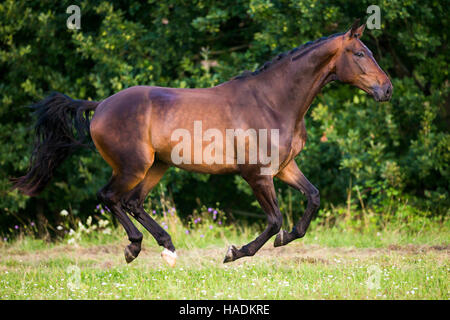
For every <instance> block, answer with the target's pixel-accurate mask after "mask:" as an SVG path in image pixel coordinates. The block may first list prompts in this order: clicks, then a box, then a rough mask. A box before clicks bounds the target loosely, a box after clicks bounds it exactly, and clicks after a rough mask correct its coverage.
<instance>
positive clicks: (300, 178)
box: [274, 159, 320, 247]
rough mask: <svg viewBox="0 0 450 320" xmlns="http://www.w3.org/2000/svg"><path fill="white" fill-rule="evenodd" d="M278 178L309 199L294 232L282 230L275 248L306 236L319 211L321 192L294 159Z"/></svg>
mask: <svg viewBox="0 0 450 320" xmlns="http://www.w3.org/2000/svg"><path fill="white" fill-rule="evenodd" d="M276 177H277V178H279V179H280V180H281V181H283V182H285V183H287V184H288V185H290V186H291V187H293V188H294V189H296V190H299V191H301V192H302V193H303V194H305V195H306V197H307V198H308V205H307V207H306V211H305V213H304V214H303V216H302V218H301V219H300V220H299V221H298V223H297V224H296V225H295V226H294V227H293V228H292V231H291V232H289V233H288V232H287V231H285V230H282V231H281V232H280V233H279V234H278V235H277V237H276V238H275V242H274V246H275V247H279V246H284V245H285V244H288V243H289V242H291V241H293V240H295V239H298V238H302V237H303V236H304V235H305V233H306V230H307V229H308V227H309V224H310V222H311V219H312V217H313V215H314V213H316V212H317V210H318V209H319V206H320V195H319V190H317V188H316V187H315V186H314V185H312V183H311V182H309V181H308V179H306V177H305V176H304V175H303V173H302V172H301V171H300V169H299V168H298V166H297V164H296V163H295V160H294V159H292V160H291V162H289V164H288V165H287V166H286V167H284V168H283V170H281V171H280V172H279V173H278V174H277V175H276Z"/></svg>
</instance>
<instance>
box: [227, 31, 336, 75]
mask: <svg viewBox="0 0 450 320" xmlns="http://www.w3.org/2000/svg"><path fill="white" fill-rule="evenodd" d="M343 34H344V33H343V32H340V33H335V34H332V35H330V36H328V37H322V38H319V39H317V40H315V41H308V42H306V43H304V44H302V45H300V46H298V47H296V48H294V49H291V50H289V51H286V52H283V53H280V54H278V55H277V56H276V57H275V58H273V59H272V60H270V61H267V62H265V63H264V64H263V65H262V66H261V67H259V68H257V69H256V70H255V71H249V70H246V71H244V72H243V73H241V74H240V75H238V76H236V77H234V78H233V80H235V79H245V78H248V77H251V76H256V75H257V74H260V73H261V72H264V71H266V70H267V69H269V68H270V67H271V66H273V65H275V64H278V62H280V61H282V60H285V58H286V57H291V56H293V55H294V54H297V55H296V56H294V57H292V60H296V59H298V58H300V57H301V56H303V55H304V54H305V53H306V49H308V48H311V47H312V45H315V44H319V43H322V42H324V41H325V40H328V39H331V38H335V37H337V36H341V35H343Z"/></svg>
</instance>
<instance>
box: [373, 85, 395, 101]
mask: <svg viewBox="0 0 450 320" xmlns="http://www.w3.org/2000/svg"><path fill="white" fill-rule="evenodd" d="M392 91H393V87H392V83H391V82H390V81H388V82H386V83H384V84H383V85H381V86H374V87H372V95H373V97H374V99H375V101H378V102H381V101H389V100H390V99H391V97H392Z"/></svg>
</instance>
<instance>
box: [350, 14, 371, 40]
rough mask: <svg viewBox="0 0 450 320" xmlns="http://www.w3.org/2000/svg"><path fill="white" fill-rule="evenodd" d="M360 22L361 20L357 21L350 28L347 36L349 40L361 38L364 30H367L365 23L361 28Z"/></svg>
mask: <svg viewBox="0 0 450 320" xmlns="http://www.w3.org/2000/svg"><path fill="white" fill-rule="evenodd" d="M359 22H360V19H359V18H358V19H356V20H355V21H354V22H353V24H352V27H351V28H350V30H348V31H347V33H346V36H347V37H348V38H349V39H353V38H358V39H359V38H361V36H362V34H363V32H364V29H365V28H366V24H365V23H364V24H363V25H361V26H359Z"/></svg>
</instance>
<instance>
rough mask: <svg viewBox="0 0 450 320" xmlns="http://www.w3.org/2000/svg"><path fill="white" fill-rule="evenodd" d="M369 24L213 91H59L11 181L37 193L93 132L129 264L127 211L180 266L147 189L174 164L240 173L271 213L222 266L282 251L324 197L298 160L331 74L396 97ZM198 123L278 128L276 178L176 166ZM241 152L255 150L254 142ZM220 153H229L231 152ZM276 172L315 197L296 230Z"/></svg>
mask: <svg viewBox="0 0 450 320" xmlns="http://www.w3.org/2000/svg"><path fill="white" fill-rule="evenodd" d="M364 28H365V24H363V25H361V26H359V22H358V20H357V21H355V23H353V25H352V27H351V28H350V30H348V31H347V32H344V33H338V34H334V35H331V36H329V37H324V38H320V39H318V40H316V41H314V42H309V43H306V44H304V45H302V46H300V47H298V48H295V49H293V50H291V51H289V52H287V53H284V54H280V55H278V56H277V57H276V58H274V59H273V60H272V61H270V62H268V63H266V64H265V65H264V66H263V67H261V68H259V69H257V70H256V71H254V72H249V71H247V72H244V73H243V74H242V75H240V76H237V77H235V78H233V79H231V80H230V81H227V82H224V83H222V84H220V85H218V86H215V87H211V88H204V89H178V88H164V87H154V86H135V87H130V88H127V89H124V90H122V91H120V92H118V93H116V94H114V95H112V96H110V97H108V98H106V99H105V100H103V101H100V102H94V101H85V100H73V99H71V98H69V97H68V96H66V95H63V94H61V93H54V94H52V95H50V96H49V97H47V98H46V99H45V100H43V101H41V102H39V103H37V104H35V105H33V106H32V107H34V108H35V109H36V111H35V112H36V114H37V118H38V120H37V123H36V126H35V130H36V137H37V138H36V142H35V145H34V150H33V153H32V157H31V160H30V168H29V171H28V173H27V174H26V175H25V176H23V177H20V178H17V179H16V181H15V182H16V183H15V185H14V187H15V188H18V189H19V190H21V191H22V192H23V193H25V194H27V195H30V196H34V195H37V194H39V193H40V192H41V191H42V190H43V189H44V187H45V186H46V184H47V183H48V182H49V180H50V179H51V177H52V175H53V172H54V170H55V168H56V167H57V166H58V165H59V164H60V163H61V162H62V161H63V160H64V159H65V158H66V157H67V156H68V155H70V154H71V153H72V152H73V151H74V150H75V149H77V148H78V147H80V146H85V141H86V140H88V139H89V136H90V137H91V138H92V141H93V142H94V145H95V147H96V149H97V150H98V151H99V153H100V154H101V156H102V157H103V158H104V160H105V161H106V162H107V163H108V164H109V165H110V166H111V168H112V177H111V179H110V180H109V182H108V183H107V184H106V185H105V186H104V187H103V188H102V189H101V190H100V191H99V192H98V193H97V196H98V199H99V200H100V201H101V203H103V204H104V205H105V206H106V207H107V208H108V209H109V211H110V212H111V213H112V214H113V215H114V216H115V217H116V218H117V219H118V221H119V222H120V223H121V224H122V225H123V227H124V228H125V230H126V233H127V235H128V239H129V241H130V244H129V245H127V246H126V248H125V259H126V261H127V263H129V262H131V261H133V260H134V259H135V258H136V257H137V256H138V254H139V252H140V250H141V241H142V238H143V235H142V233H141V232H140V231H139V230H138V229H137V228H136V227H135V225H134V224H133V223H132V221H131V220H130V217H129V216H128V215H127V212H128V213H129V214H130V215H131V216H132V217H134V218H135V219H136V220H137V221H138V222H139V223H141V224H142V225H143V226H144V227H145V228H146V229H147V230H148V231H149V232H150V233H151V234H152V236H153V237H154V238H155V239H156V241H157V243H158V244H159V245H160V246H162V247H164V249H163V252H162V257H163V258H164V260H166V261H167V262H168V263H169V265H171V266H173V265H174V264H175V261H176V258H177V256H176V252H175V247H174V245H173V243H172V240H171V237H170V235H169V234H168V233H167V232H166V231H165V230H164V229H163V228H161V226H159V225H158V223H156V222H155V221H154V220H153V219H152V218H151V216H150V215H149V214H148V213H147V212H145V210H144V207H143V203H144V200H145V198H146V196H147V195H148V193H149V192H150V191H151V190H152V188H153V187H155V185H156V184H157V183H158V182H159V180H160V179H161V177H162V176H163V174H164V173H165V172H166V170H167V169H168V168H169V167H171V166H176V167H179V168H182V169H185V170H189V171H193V172H200V173H207V174H239V175H240V176H242V178H244V179H245V181H246V182H247V183H248V184H249V186H250V187H251V189H252V190H253V193H254V195H255V197H256V199H257V200H258V202H259V204H260V206H261V208H262V209H263V211H264V212H265V213H266V214H267V227H266V229H265V230H264V231H263V232H262V233H261V234H260V235H259V236H258V237H257V238H256V239H255V240H253V241H251V242H250V243H248V244H247V245H244V246H243V247H241V248H240V249H238V248H237V247H235V246H230V247H229V248H228V251H227V253H226V255H225V260H224V263H225V262H230V261H234V260H236V259H239V258H241V257H245V256H253V255H254V254H255V253H256V252H257V251H258V250H259V249H260V248H261V247H262V246H263V245H264V244H265V243H266V242H267V241H268V240H269V239H270V238H271V237H272V236H274V235H277V236H276V238H275V242H274V245H275V246H276V247H278V246H283V245H286V244H288V243H289V242H291V241H293V240H295V239H298V238H302V237H303V236H304V235H305V233H306V230H307V229H308V226H309V224H310V222H311V218H312V217H313V215H314V213H315V212H316V211H317V210H318V208H319V203H320V196H319V191H318V190H317V188H316V187H315V186H314V185H313V184H311V183H310V182H309V181H308V179H307V178H306V177H305V176H304V175H303V173H302V172H301V171H300V169H299V168H298V166H297V164H296V162H295V157H296V156H297V155H298V154H299V152H300V151H301V150H302V148H303V147H304V145H305V143H306V128H305V122H304V116H305V114H306V112H307V111H308V109H309V107H310V105H311V103H312V101H313V99H314V98H315V96H316V95H317V94H318V93H319V91H320V90H321V88H322V87H323V86H325V85H326V84H327V83H329V82H330V81H334V80H339V81H340V82H343V83H348V84H351V85H353V86H356V87H358V88H360V89H362V90H364V91H365V92H367V93H368V94H369V95H371V96H373V98H374V99H375V100H376V101H387V100H389V99H390V98H391V95H392V90H393V87H392V84H391V81H390V79H389V77H388V76H387V75H386V73H385V72H383V70H382V69H381V68H380V67H379V66H378V64H377V62H376V61H375V59H374V57H373V55H372V53H371V51H370V50H369V49H368V48H367V47H366V46H365V45H364V44H363V43H362V42H361V40H360V37H361V36H362V34H363V31H364ZM94 110H95V113H94V115H93V116H92V119H91V120H89V113H90V112H91V111H94ZM195 121H201V122H202V124H203V126H204V127H205V128H214V129H215V130H218V132H222V133H224V132H225V131H226V129H227V128H232V129H236V128H240V129H243V130H248V129H252V128H253V129H276V130H278V132H279V134H278V142H277V144H278V147H279V148H278V153H279V154H278V156H279V166H278V168H277V169H276V170H274V171H273V172H272V173H271V174H261V170H260V169H261V168H262V167H263V166H264V165H263V164H262V163H261V162H260V161H259V160H258V161H257V162H256V163H252V164H249V163H238V161H236V159H233V160H234V161H232V162H231V163H230V162H227V163H216V162H213V163H211V162H208V163H205V161H204V162H201V163H195V161H185V162H182V163H174V161H173V158H172V156H171V155H172V150H173V148H174V146H175V144H176V141H173V139H171V134H172V133H173V132H174V131H175V130H176V129H178V128H184V130H187V131H188V132H192V131H193V129H192V126H193V123H194V122H195ZM270 143H272V142H271V141H270V139H269V144H270ZM201 147H202V148H204V147H205V146H204V145H201ZM218 150H219V151H218ZM244 151H245V152H248V142H247V144H246V145H245V150H244ZM184 152H187V151H183V153H184ZM215 152H216V153H217V152H224V148H219V149H216V150H215ZM186 155H191V152H187V153H186V154H183V156H186ZM191 157H192V156H191ZM188 160H189V159H188ZM274 177H277V178H278V179H280V180H281V181H283V182H285V183H287V184H288V185H289V186H291V187H293V188H294V189H296V190H298V191H300V192H302V193H303V194H305V195H306V197H307V200H308V204H307V207H306V210H305V213H304V215H303V216H302V218H301V219H300V220H299V221H298V223H297V224H295V225H294V226H293V228H292V230H291V231H290V232H287V231H285V230H281V226H282V214H281V213H280V210H279V207H278V204H277V198H276V194H275V189H274V184H273V178H274Z"/></svg>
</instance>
